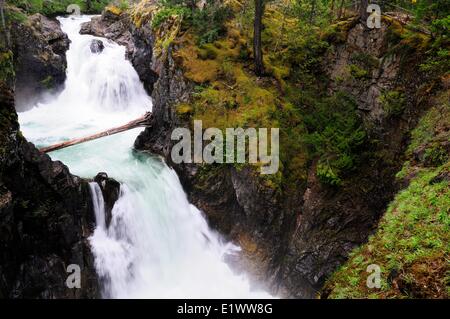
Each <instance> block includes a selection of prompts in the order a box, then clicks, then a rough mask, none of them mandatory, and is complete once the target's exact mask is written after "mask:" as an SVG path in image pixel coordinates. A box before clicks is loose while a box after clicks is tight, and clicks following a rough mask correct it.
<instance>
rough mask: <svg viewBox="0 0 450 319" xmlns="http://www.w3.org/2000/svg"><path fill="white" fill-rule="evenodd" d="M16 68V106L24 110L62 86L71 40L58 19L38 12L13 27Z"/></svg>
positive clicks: (12, 36)
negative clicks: (66, 54) (44, 94)
mask: <svg viewBox="0 0 450 319" xmlns="http://www.w3.org/2000/svg"><path fill="white" fill-rule="evenodd" d="M11 38H12V43H13V52H14V56H15V72H16V108H17V109H18V110H24V108H25V107H31V106H32V105H33V104H35V103H37V102H39V101H41V100H42V93H44V92H48V90H49V89H50V90H55V91H56V90H58V88H59V87H60V86H61V85H63V84H64V81H65V79H66V68H67V60H66V56H65V53H66V51H67V50H68V49H69V44H70V40H69V38H68V37H67V35H66V34H65V33H64V32H63V31H62V30H61V27H60V24H59V22H58V21H57V20H54V19H49V18H47V17H45V16H43V15H42V14H39V13H37V14H34V15H32V16H30V17H28V19H27V20H26V21H25V22H23V23H15V24H13V25H12V28H11Z"/></svg>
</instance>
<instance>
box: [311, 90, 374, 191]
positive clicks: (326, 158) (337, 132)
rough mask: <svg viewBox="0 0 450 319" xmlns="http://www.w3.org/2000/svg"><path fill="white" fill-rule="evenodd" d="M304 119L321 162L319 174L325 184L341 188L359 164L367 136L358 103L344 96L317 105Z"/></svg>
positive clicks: (328, 99) (313, 149) (313, 151)
mask: <svg viewBox="0 0 450 319" xmlns="http://www.w3.org/2000/svg"><path fill="white" fill-rule="evenodd" d="M313 102H314V104H313V105H312V107H310V108H308V109H307V111H306V114H305V115H304V121H305V124H306V128H307V130H308V134H306V136H305V137H304V140H305V142H306V143H307V144H308V145H309V146H310V148H311V153H312V154H311V155H312V156H314V157H315V156H318V157H319V158H320V161H319V165H318V168H317V173H318V175H319V176H320V177H322V179H323V181H324V182H326V183H328V184H331V185H339V184H340V182H341V179H342V177H343V176H344V175H345V173H346V172H348V171H351V170H352V169H354V168H355V166H356V164H357V163H358V153H359V152H358V149H359V146H360V145H361V144H363V143H364V141H365V140H366V133H365V131H364V129H363V128H362V124H361V120H360V118H359V116H358V114H357V112H356V109H357V106H356V103H355V101H354V100H353V99H352V98H351V97H350V96H348V95H346V94H344V93H337V94H334V95H333V96H331V97H326V98H323V99H317V100H315V101H313Z"/></svg>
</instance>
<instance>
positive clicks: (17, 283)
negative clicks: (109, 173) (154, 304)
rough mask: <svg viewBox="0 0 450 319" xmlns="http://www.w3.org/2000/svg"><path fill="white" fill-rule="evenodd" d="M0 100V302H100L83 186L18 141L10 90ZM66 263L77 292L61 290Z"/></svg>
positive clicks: (89, 206)
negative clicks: (76, 278)
mask: <svg viewBox="0 0 450 319" xmlns="http://www.w3.org/2000/svg"><path fill="white" fill-rule="evenodd" d="M0 100H1V101H2V109H1V116H2V123H1V124H2V126H1V127H0V128H1V129H0V146H1V147H0V230H1V231H0V297H3V298H96V297H99V289H98V283H97V276H96V273H95V269H94V261H93V256H92V254H91V251H90V248H89V243H88V240H87V238H88V237H89V236H90V234H91V233H92V231H93V229H94V227H95V217H94V214H93V210H92V204H91V196H90V193H89V186H88V183H87V181H85V180H82V179H80V178H78V177H76V176H73V175H71V174H70V172H69V170H68V168H67V167H66V166H65V165H64V164H62V163H61V162H58V161H57V162H53V161H52V160H51V159H50V157H49V156H48V155H45V154H42V153H40V152H39V151H38V150H37V149H36V148H35V147H34V145H33V144H31V143H28V142H27V141H26V140H25V139H24V138H23V137H22V135H21V134H20V132H19V125H18V122H17V114H16V112H15V109H14V98H13V91H12V90H11V89H10V88H8V87H6V86H5V85H3V84H2V85H0ZM70 264H76V265H78V266H79V267H80V270H81V288H79V289H70V288H68V286H67V285H66V280H67V278H68V276H69V275H70V274H72V272H67V267H68V266H69V265H70Z"/></svg>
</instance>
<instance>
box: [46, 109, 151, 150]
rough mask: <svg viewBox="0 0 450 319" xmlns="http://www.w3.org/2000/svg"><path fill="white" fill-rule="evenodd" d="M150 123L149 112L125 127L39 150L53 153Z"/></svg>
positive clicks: (149, 124) (147, 125)
mask: <svg viewBox="0 0 450 319" xmlns="http://www.w3.org/2000/svg"><path fill="white" fill-rule="evenodd" d="M151 122H152V114H151V113H150V112H148V113H146V114H145V115H144V116H142V117H140V118H138V119H136V120H134V121H131V122H128V123H127V124H125V125H122V126H119V127H115V128H111V129H109V130H106V131H103V132H100V133H97V134H94V135H90V136H86V137H82V138H77V139H73V140H70V141H66V142H61V143H58V144H55V145H51V146H47V147H43V148H40V149H39V150H40V151H41V152H43V153H49V152H53V151H56V150H60V149H62V148H66V147H69V146H73V145H77V144H81V143H84V142H88V141H92V140H95V139H98V138H101V137H105V136H110V135H113V134H117V133H121V132H125V131H128V130H131V129H134V128H137V127H149V126H151Z"/></svg>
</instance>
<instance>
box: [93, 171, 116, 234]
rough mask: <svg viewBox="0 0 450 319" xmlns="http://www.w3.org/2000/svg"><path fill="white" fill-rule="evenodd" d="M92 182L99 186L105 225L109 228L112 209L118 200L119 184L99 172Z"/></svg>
mask: <svg viewBox="0 0 450 319" xmlns="http://www.w3.org/2000/svg"><path fill="white" fill-rule="evenodd" d="M94 181H95V182H96V183H97V184H98V185H99V186H100V189H101V190H102V194H103V200H104V201H105V223H106V227H109V225H110V223H111V220H112V209H113V207H114V204H115V203H116V201H117V200H118V199H119V195H120V183H119V182H118V181H116V180H115V179H112V178H109V177H108V174H106V173H104V172H101V173H98V174H97V176H95V178H94Z"/></svg>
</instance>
